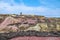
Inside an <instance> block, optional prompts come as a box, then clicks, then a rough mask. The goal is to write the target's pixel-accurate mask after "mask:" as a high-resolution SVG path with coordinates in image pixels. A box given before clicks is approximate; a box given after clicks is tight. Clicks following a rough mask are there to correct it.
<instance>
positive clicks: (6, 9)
mask: <svg viewBox="0 0 60 40" xmlns="http://www.w3.org/2000/svg"><path fill="white" fill-rule="evenodd" d="M11 3H12V4H13V6H11ZM11 3H8V2H4V1H1V2H0V13H16V14H18V13H20V12H23V13H24V14H38V15H44V16H56V17H57V16H59V17H60V15H59V13H60V9H52V8H47V7H44V6H40V7H28V6H26V5H24V3H23V2H22V4H21V5H16V4H15V3H14V1H12V0H11Z"/></svg>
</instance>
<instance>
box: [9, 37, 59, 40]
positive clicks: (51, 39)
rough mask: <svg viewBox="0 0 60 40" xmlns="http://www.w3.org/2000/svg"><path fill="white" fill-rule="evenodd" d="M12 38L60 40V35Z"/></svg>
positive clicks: (17, 38)
mask: <svg viewBox="0 0 60 40" xmlns="http://www.w3.org/2000/svg"><path fill="white" fill-rule="evenodd" d="M10 40H60V37H16V38H12V39H10Z"/></svg>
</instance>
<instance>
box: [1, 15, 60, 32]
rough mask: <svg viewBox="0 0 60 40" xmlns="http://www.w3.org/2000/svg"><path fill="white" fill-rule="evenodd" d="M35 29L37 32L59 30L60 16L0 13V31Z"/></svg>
mask: <svg viewBox="0 0 60 40" xmlns="http://www.w3.org/2000/svg"><path fill="white" fill-rule="evenodd" d="M28 30H35V31H39V32H51V31H54V32H57V31H60V18H53V17H52V18H48V17H44V16H38V15H15V14H12V15H8V14H1V15H0V32H1V33H4V32H17V31H28Z"/></svg>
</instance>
